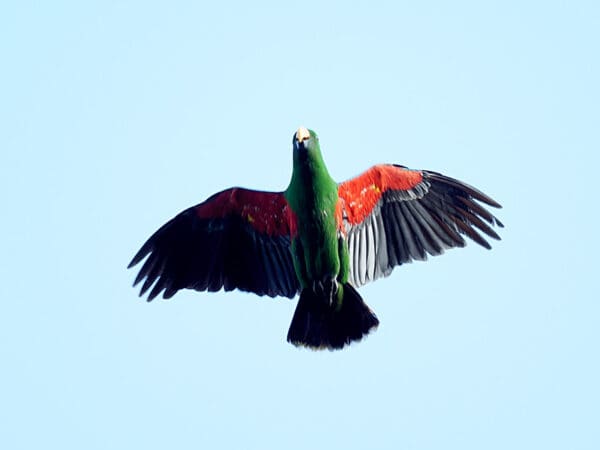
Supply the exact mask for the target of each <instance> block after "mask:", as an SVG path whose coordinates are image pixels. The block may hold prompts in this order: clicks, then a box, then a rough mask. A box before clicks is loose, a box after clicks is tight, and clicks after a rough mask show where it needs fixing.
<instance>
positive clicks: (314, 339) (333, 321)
mask: <svg viewBox="0 0 600 450" xmlns="http://www.w3.org/2000/svg"><path fill="white" fill-rule="evenodd" d="M340 289H343V294H342V302H341V306H337V307H336V305H334V306H332V305H330V304H329V301H328V299H324V298H321V297H319V296H318V295H317V294H315V292H313V290H312V289H308V288H307V289H303V290H302V292H301V293H300V300H298V306H296V312H294V317H293V318H292V323H291V325H290V330H289V331H288V336H287V340H288V342H290V343H292V344H294V345H302V346H306V347H309V348H312V349H316V350H317V349H329V350H338V349H341V348H343V347H344V346H345V345H346V344H349V343H351V342H353V341H359V340H361V339H362V338H363V337H364V336H366V335H367V334H368V333H369V332H370V331H371V330H372V329H373V328H375V327H377V325H379V320H377V317H376V316H375V314H374V313H373V312H372V311H371V309H370V308H369V307H368V306H367V305H366V304H365V302H364V301H363V299H362V298H361V296H360V294H359V293H358V292H357V291H356V289H354V288H353V287H352V286H351V285H350V284H348V283H346V284H343V285H340Z"/></svg>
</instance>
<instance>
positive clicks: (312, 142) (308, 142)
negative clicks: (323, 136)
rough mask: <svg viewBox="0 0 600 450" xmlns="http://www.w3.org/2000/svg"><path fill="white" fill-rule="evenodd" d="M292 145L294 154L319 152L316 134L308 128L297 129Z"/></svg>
mask: <svg viewBox="0 0 600 450" xmlns="http://www.w3.org/2000/svg"><path fill="white" fill-rule="evenodd" d="M292 143H293V145H294V153H304V152H306V153H311V152H315V151H316V152H320V148H319V138H318V136H317V133H315V132H314V131H313V130H309V129H308V128H304V127H300V128H298V131H296V132H295V133H294V137H293V139H292Z"/></svg>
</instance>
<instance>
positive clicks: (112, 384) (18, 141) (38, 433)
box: [0, 1, 600, 450]
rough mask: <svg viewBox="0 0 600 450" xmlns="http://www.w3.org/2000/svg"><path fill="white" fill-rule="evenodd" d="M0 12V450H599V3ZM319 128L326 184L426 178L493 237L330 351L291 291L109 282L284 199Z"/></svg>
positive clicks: (73, 7) (426, 274)
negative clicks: (469, 206) (241, 206)
mask: <svg viewBox="0 0 600 450" xmlns="http://www.w3.org/2000/svg"><path fill="white" fill-rule="evenodd" d="M416 4H417V2H389V3H383V2H365V3H363V4H361V5H357V6H349V5H348V4H347V3H346V2H322V3H320V2H307V1H304V2H297V3H295V2H272V3H253V4H250V2H248V4H245V3H244V4H242V3H241V2H239V3H236V2H221V3H219V4H218V5H217V3H216V2H211V3H208V2H207V3H203V2H189V3H177V2H169V3H167V2H165V4H163V5H157V4H155V3H154V2H142V1H139V2H133V1H120V2H97V3H96V2H76V1H73V2H59V1H48V2H25V1H19V2H3V3H2V6H0V67H1V70H0V151H1V153H0V157H1V159H0V183H1V185H0V196H1V197H0V200H1V207H2V211H3V213H2V220H1V224H0V235H1V237H0V252H1V253H0V254H1V256H2V260H1V262H0V271H1V272H0V276H1V281H2V283H1V287H0V299H1V302H2V303H1V305H2V312H1V314H0V361H1V371H0V447H1V448H3V449H42V448H44V449H54V448H56V449H132V448H134V449H135V448H144V449H164V448H176V449H192V448H193V449H198V448H206V449H224V448H231V449H288V448H289V449H306V448H314V449H348V450H350V449H367V448H373V449H461V450H462V449H598V448H600V426H599V424H600V413H599V412H600V408H599V406H598V403H599V402H600V389H599V387H598V383H599V380H600V364H599V352H598V347H599V343H600V332H599V331H598V327H599V325H598V324H599V319H600V307H599V306H598V303H599V300H598V299H599V298H600V296H599V295H598V293H597V287H596V285H597V280H598V262H597V258H598V250H600V249H599V242H598V237H597V235H598V188H597V179H598V175H597V173H598V168H597V166H598V163H599V158H598V151H599V146H598V142H599V139H598V129H599V124H600V114H599V106H598V105H599V102H600V95H599V80H600V70H599V69H600V58H599V43H600V32H599V30H600V8H599V7H598V2H595V1H589V2H582V1H573V2H558V1H543V2H542V1H540V2H520V1H514V2H506V1H497V2H478V1H473V2H441V3H436V2H419V3H418V6H415V5H416ZM299 125H304V126H308V127H310V128H313V129H315V130H317V132H318V133H319V134H320V137H321V143H322V147H323V150H324V153H325V158H326V161H327V162H328V164H329V166H330V169H331V173H332V174H333V175H334V176H335V177H336V178H337V179H339V180H343V179H346V178H349V177H351V176H354V175H356V174H358V173H359V172H361V171H362V170H364V169H366V168H367V167H369V166H370V165H372V164H374V163H377V162H396V163H401V164H405V165H408V166H410V167H414V168H426V169H431V170H438V171H442V172H444V173H447V174H449V175H452V176H455V177H458V178H460V179H463V180H465V181H467V182H469V183H472V184H474V185H475V186H478V187H480V188H481V189H483V190H484V191H485V192H487V193H489V194H490V195H492V196H493V197H495V198H496V199H497V200H498V201H500V202H501V203H502V204H503V205H504V209H503V210H502V211H500V212H499V217H500V218H501V219H502V220H503V221H504V223H505V224H506V229H504V230H502V236H503V240H502V241H501V242H499V243H494V249H493V250H492V251H490V252H488V251H486V250H484V249H482V248H479V247H477V246H475V245H469V246H468V247H467V248H466V249H463V250H454V251H450V252H448V254H446V255H444V256H442V257H438V258H434V259H432V260H431V261H429V262H427V263H415V264H412V265H408V266H404V267H401V268H399V269H396V271H395V272H394V273H393V275H392V276H391V277H390V278H388V279H386V280H382V281H380V282H378V283H375V284H373V285H369V286H366V287H364V288H363V289H361V292H362V294H363V295H364V297H365V298H366V300H367V302H368V303H369V304H370V305H371V307H372V308H373V309H374V310H375V311H376V312H377V314H378V316H379V318H380V319H381V326H380V328H379V330H378V331H377V332H376V333H374V334H373V335H371V336H370V337H369V338H368V339H366V341H364V342H362V343H360V344H358V345H353V346H352V347H350V348H349V349H347V350H344V351H342V352H337V353H330V352H322V353H315V352H310V351H306V350H300V349H296V348H294V347H292V346H290V345H289V344H287V343H286V342H285V336H286V333H287V328H288V325H289V322H290V320H291V316H292V313H293V310H294V307H295V303H296V302H295V300H294V301H289V300H287V299H276V300H273V299H268V298H258V297H255V296H253V295H249V294H241V293H228V294H222V293H219V294H200V293H196V292H180V293H179V294H177V296H176V297H175V298H174V299H173V300H172V301H169V302H164V301H156V302H153V303H151V304H147V303H146V302H144V301H143V300H140V299H138V298H137V296H136V294H137V291H136V290H134V289H132V288H131V282H132V281H133V278H134V275H135V274H134V272H133V271H127V270H125V266H126V265H127V263H128V262H129V260H130V258H131V257H132V256H133V254H134V253H135V251H137V249H138V248H139V246H140V245H141V244H142V243H143V241H144V240H145V239H146V238H147V237H148V236H149V235H150V233H152V232H153V231H154V230H155V229H156V228H158V227H159V226H160V225H161V224H162V223H164V222H165V221H166V220H168V219H170V218H171V217H172V216H173V215H175V214H176V213H178V212H179V211H180V210H182V209H184V208H186V207H188V206H190V205H192V204H195V203H197V202H199V201H201V200H203V199H204V198H206V197H207V196H209V195H210V194H212V193H213V192H216V191H218V190H220V189H223V188H226V187H229V186H232V185H242V186H247V187H254V188H261V189H271V190H282V189H284V188H285V187H286V186H287V183H288V180H289V175H290V169H291V137H292V133H293V132H294V131H295V130H296V128H297V127H298V126H299Z"/></svg>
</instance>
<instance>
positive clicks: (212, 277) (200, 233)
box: [128, 188, 298, 301]
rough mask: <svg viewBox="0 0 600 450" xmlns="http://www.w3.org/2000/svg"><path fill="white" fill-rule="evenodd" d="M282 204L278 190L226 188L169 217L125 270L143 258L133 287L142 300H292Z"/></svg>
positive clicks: (286, 219)
mask: <svg viewBox="0 0 600 450" xmlns="http://www.w3.org/2000/svg"><path fill="white" fill-rule="evenodd" d="M289 214H291V212H290V210H289V208H288V204H287V202H286V200H285V198H284V196H283V193H281V192H260V191H253V190H249V189H243V188H231V189H227V190H225V191H222V192H219V193H217V194H215V195H213V196H212V197H210V198H209V199H208V200H206V201H205V202H203V203H200V204H199V205H196V206H193V207H191V208H188V209H186V210H185V211H183V212H181V213H180V214H178V215H177V216H175V217H174V218H173V219H172V220H170V221H169V222H167V223H166V224H165V225H163V226H162V227H161V228H160V229H159V230H158V231H156V233H154V234H153V235H152V236H151V237H150V238H149V239H148V240H147V241H146V243H145V244H144V245H143V246H142V248H141V249H140V250H139V251H138V252H137V254H136V255H135V256H134V257H133V259H132V260H131V263H130V264H129V266H128V267H133V266H135V265H136V264H137V263H139V262H140V261H142V260H143V259H144V258H145V257H146V256H148V258H147V259H146V261H145V262H144V264H143V266H142V268H141V269H140V271H139V273H138V275H137V277H136V279H135V282H134V285H136V284H138V283H139V282H140V281H142V280H144V279H145V281H144V284H143V285H142V289H141V292H140V296H141V295H144V293H145V292H146V291H148V289H150V287H152V285H154V286H153V287H152V290H151V291H150V293H149V295H148V301H150V300H152V299H153V298H154V297H156V296H157V295H159V294H160V293H161V292H163V297H164V298H170V297H172V296H173V295H174V294H175V293H176V292H177V291H178V290H179V289H183V288H189V289H195V290H197V291H218V290H220V289H221V288H224V289H225V290H226V291H230V290H233V289H240V290H242V291H249V292H254V293H255V294H258V295H268V296H271V297H274V296H278V295H281V296H285V297H290V298H292V297H294V296H295V295H296V293H297V292H298V281H297V278H296V275H295V272H294V266H293V262H292V256H291V252H290V220H289Z"/></svg>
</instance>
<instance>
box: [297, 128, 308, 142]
mask: <svg viewBox="0 0 600 450" xmlns="http://www.w3.org/2000/svg"><path fill="white" fill-rule="evenodd" d="M307 139H310V132H309V131H308V130H307V129H306V128H304V127H300V128H298V131H296V140H297V141H298V142H304V141H306V140H307Z"/></svg>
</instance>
